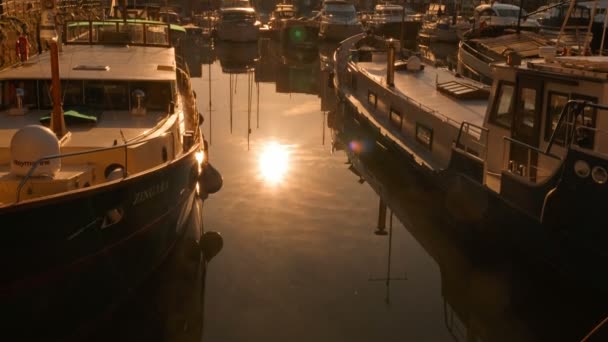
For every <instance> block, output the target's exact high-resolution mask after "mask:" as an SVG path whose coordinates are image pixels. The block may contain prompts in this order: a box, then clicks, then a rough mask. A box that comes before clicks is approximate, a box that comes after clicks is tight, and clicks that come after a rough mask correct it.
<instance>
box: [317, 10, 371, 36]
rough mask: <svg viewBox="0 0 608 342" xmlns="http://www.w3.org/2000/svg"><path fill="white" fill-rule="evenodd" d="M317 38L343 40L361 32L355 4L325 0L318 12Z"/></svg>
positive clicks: (361, 28) (361, 27)
mask: <svg viewBox="0 0 608 342" xmlns="http://www.w3.org/2000/svg"><path fill="white" fill-rule="evenodd" d="M319 16H320V17H319V18H320V24H319V38H321V39H323V40H337V41H340V40H343V39H345V38H348V37H350V36H352V35H355V34H357V33H361V32H363V26H362V24H361V21H360V20H359V18H358V17H357V11H356V9H355V6H354V5H353V4H351V3H349V2H346V1H342V0H326V1H324V2H323V7H322V8H321V12H320V13H319Z"/></svg>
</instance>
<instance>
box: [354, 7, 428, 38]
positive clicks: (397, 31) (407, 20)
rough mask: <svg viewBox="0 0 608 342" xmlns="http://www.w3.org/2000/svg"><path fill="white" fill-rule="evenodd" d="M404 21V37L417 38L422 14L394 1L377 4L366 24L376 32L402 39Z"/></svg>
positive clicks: (380, 34)
mask: <svg viewBox="0 0 608 342" xmlns="http://www.w3.org/2000/svg"><path fill="white" fill-rule="evenodd" d="M402 22H403V39H405V40H412V41H413V40H416V37H417V36H418V31H419V30H420V27H421V26H422V15H421V14H417V13H416V12H415V11H414V10H412V9H411V8H409V7H405V9H404V7H403V6H402V5H398V4H394V3H381V4H377V5H376V6H375V7H374V12H373V13H372V14H371V16H370V18H369V20H367V22H366V25H367V27H369V28H370V29H372V30H373V31H374V34H377V35H379V36H384V37H387V38H388V37H392V38H395V39H401V32H402V31H401V30H402Z"/></svg>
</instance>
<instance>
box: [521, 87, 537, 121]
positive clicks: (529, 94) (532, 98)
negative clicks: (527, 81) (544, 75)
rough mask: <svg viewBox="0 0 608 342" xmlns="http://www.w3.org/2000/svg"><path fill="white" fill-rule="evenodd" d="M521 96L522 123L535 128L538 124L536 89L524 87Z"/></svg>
mask: <svg viewBox="0 0 608 342" xmlns="http://www.w3.org/2000/svg"><path fill="white" fill-rule="evenodd" d="M519 96H520V102H519V105H520V110H521V113H522V117H521V119H522V121H521V123H522V124H523V125H524V126H528V127H529V128H534V127H535V126H536V89H533V88H525V87H522V88H521V93H520V94H519Z"/></svg>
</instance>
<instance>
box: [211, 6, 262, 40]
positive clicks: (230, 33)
mask: <svg viewBox="0 0 608 342" xmlns="http://www.w3.org/2000/svg"><path fill="white" fill-rule="evenodd" d="M259 34H260V21H259V20H258V19H257V16H256V12H255V9H254V8H252V7H225V8H221V9H220V12H219V18H218V22H217V36H218V38H219V39H220V40H224V41H231V42H255V41H257V40H258V37H259Z"/></svg>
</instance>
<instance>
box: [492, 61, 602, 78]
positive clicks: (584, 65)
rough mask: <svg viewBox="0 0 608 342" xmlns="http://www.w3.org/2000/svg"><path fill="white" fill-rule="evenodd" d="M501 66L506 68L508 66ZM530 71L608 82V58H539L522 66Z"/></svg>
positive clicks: (502, 64)
mask: <svg viewBox="0 0 608 342" xmlns="http://www.w3.org/2000/svg"><path fill="white" fill-rule="evenodd" d="M499 65H501V66H503V67H506V64H504V63H500V64H499ZM521 68H522V69H530V70H537V71H544V72H549V73H554V74H559V75H562V76H564V77H568V78H579V79H580V78H587V79H594V80H598V81H608V56H565V57H555V58H553V60H551V61H547V60H546V59H544V58H538V59H534V60H531V61H529V62H528V63H526V64H524V65H522V66H521Z"/></svg>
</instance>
